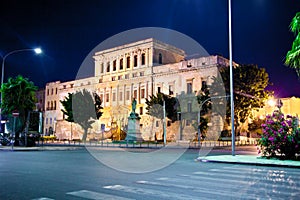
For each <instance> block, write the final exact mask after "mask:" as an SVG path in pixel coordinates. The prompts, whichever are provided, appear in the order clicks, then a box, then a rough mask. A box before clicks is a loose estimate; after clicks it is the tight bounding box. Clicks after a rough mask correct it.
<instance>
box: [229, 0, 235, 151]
mask: <svg viewBox="0 0 300 200" xmlns="http://www.w3.org/2000/svg"><path fill="white" fill-rule="evenodd" d="M228 15H229V19H228V21H229V26H228V30H229V65H230V107H231V153H232V156H235V131H234V96H233V71H232V33H231V0H228Z"/></svg>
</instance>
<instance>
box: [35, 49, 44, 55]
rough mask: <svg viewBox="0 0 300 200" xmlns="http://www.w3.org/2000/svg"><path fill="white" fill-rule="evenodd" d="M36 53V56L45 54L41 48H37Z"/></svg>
mask: <svg viewBox="0 0 300 200" xmlns="http://www.w3.org/2000/svg"><path fill="white" fill-rule="evenodd" d="M34 52H35V53H36V54H41V53H43V51H42V49H41V48H35V49H34Z"/></svg>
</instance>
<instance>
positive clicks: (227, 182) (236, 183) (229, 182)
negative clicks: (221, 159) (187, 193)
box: [162, 175, 300, 196]
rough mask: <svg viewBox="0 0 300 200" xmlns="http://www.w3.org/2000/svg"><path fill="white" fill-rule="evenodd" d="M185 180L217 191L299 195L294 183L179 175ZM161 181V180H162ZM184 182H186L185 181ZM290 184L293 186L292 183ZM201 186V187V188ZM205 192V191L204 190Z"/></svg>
mask: <svg viewBox="0 0 300 200" xmlns="http://www.w3.org/2000/svg"><path fill="white" fill-rule="evenodd" d="M179 176H182V177H185V178H189V182H190V184H198V185H199V181H209V182H205V185H203V186H205V187H207V188H208V189H209V188H212V187H213V188H215V189H218V190H224V189H231V188H233V187H239V188H241V189H247V188H249V187H252V186H255V188H256V189H255V190H256V191H260V190H261V191H262V192H265V190H266V189H267V188H269V189H270V191H272V192H273V193H274V194H276V193H280V194H284V195H287V196H294V195H296V194H299V191H300V188H298V187H297V186H296V183H294V186H293V185H286V184H285V183H282V185H278V183H277V185H273V182H272V183H271V184H268V183H266V182H265V180H264V182H260V180H262V179H254V180H248V181H245V180H233V179H229V178H228V179H223V178H219V177H215V178H212V177H206V176H192V175H179ZM162 181H163V180H162ZM168 181H172V182H174V181H176V182H179V183H180V182H181V183H182V182H184V181H183V180H182V179H176V178H173V179H168ZM185 182H186V181H185ZM216 183H218V184H216ZM290 184H293V183H292V182H291V183H290ZM203 186H202V187H203ZM283 188H284V189H286V190H289V191H286V192H283V191H278V190H277V189H280V190H281V189H283ZM205 190H206V189H205Z"/></svg>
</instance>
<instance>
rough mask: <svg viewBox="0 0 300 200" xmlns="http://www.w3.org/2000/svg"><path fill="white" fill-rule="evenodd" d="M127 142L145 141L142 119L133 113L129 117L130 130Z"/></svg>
mask: <svg viewBox="0 0 300 200" xmlns="http://www.w3.org/2000/svg"><path fill="white" fill-rule="evenodd" d="M125 140H126V141H143V138H142V135H141V132H140V117H139V115H138V114H137V113H133V112H131V113H130V115H129V117H128V128H127V134H126V138H125Z"/></svg>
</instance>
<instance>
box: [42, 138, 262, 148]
mask: <svg viewBox="0 0 300 200" xmlns="http://www.w3.org/2000/svg"><path fill="white" fill-rule="evenodd" d="M255 144H257V141H256V140H254V139H253V140H248V141H247V140H241V141H236V142H235V145H237V146H244V145H255ZM167 145H171V146H174V147H176V145H179V146H180V143H176V142H169V143H167ZM37 146H82V147H84V146H87V147H119V148H162V147H164V146H165V145H164V143H163V142H158V141H156V142H155V141H116V142H114V141H110V140H90V141H86V142H83V141H81V140H80V139H73V140H67V139H65V140H48V141H42V140H40V141H37ZM228 146H231V141H201V143H200V147H228ZM188 147H189V148H199V143H198V141H194V142H189V143H188Z"/></svg>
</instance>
